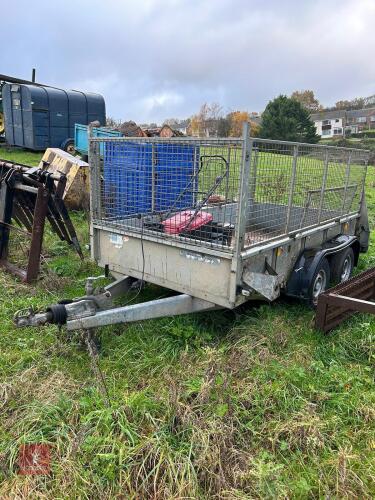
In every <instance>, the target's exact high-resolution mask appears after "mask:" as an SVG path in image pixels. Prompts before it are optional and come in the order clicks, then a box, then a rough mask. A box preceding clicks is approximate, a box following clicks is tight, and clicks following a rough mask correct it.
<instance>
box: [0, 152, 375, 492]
mask: <svg viewBox="0 0 375 500" xmlns="http://www.w3.org/2000/svg"><path fill="white" fill-rule="evenodd" d="M17 155H19V156H18V158H17V161H22V162H24V163H26V162H28V161H33V162H34V164H35V162H36V163H37V160H38V158H37V156H33V157H32V159H30V157H28V155H25V156H24V157H22V155H21V153H20V152H17ZM2 156H4V152H3V153H2ZM8 157H9V159H13V158H14V157H12V158H10V156H8ZM21 159H22V160H21ZM374 187H375V175H374V170H373V169H371V173H370V176H369V178H368V181H367V194H368V207H369V212H370V218H371V224H372V227H374V222H375V195H374ZM73 218H74V222H75V224H76V227H77V228H78V232H79V237H80V239H81V241H82V243H83V244H85V243H87V242H88V223H87V219H86V217H85V216H84V215H83V214H80V213H76V214H73ZM372 244H373V245H372V248H371V251H370V252H369V253H368V254H366V255H363V256H361V260H360V270H362V269H365V268H367V267H370V266H374V265H375V239H374V236H372ZM44 254H45V264H44V265H43V272H42V277H41V279H40V281H39V282H38V284H37V286H36V287H30V286H27V285H23V284H21V283H20V282H19V281H17V279H15V278H14V277H12V276H9V275H7V274H5V273H3V272H0V287H1V297H2V301H1V306H0V343H1V344H0V345H1V350H0V408H1V419H0V498H24V497H25V498H26V497H27V498H51V499H52V498H53V499H54V498H113V497H119V498H126V499H127V498H134V499H139V498H154V499H156V498H176V499H177V498H179V499H180V498H227V499H233V498H234V499H244V498H262V499H263V498H270V499H271V498H272V499H273V498H283V499H284V498H301V499H303V498H373V497H374V495H375V391H374V375H375V370H374V363H375V348H374V345H375V343H374V340H375V319H374V318H373V317H368V316H356V317H353V318H352V319H351V320H349V321H348V322H346V323H345V324H343V325H342V326H341V327H340V328H339V329H337V330H336V331H335V332H333V333H332V334H330V335H322V334H319V333H317V332H316V331H315V330H314V329H313V326H312V320H313V313H312V311H310V310H309V309H307V308H306V307H304V306H303V305H301V304H299V303H297V302H293V301H290V300H280V301H277V302H276V303H273V304H272V305H264V304H263V305H257V306H247V307H245V308H241V309H240V310H239V311H237V312H236V313H233V312H214V313H207V314H200V315H191V316H186V317H178V318H164V319H161V320H153V321H147V322H143V323H139V324H133V325H119V326H116V327H112V328H105V329H103V330H102V331H101V332H100V339H101V344H102V349H101V354H100V364H101V368H102V370H103V372H104V374H105V377H106V383H107V385H108V389H109V393H110V398H111V407H110V408H107V407H106V405H105V403H104V401H103V398H102V396H101V394H100V391H99V390H98V388H97V385H96V383H95V377H94V375H93V374H92V372H91V369H90V361H89V358H88V355H87V353H86V351H85V350H84V349H83V348H82V346H81V342H80V339H79V338H78V337H73V338H68V337H67V335H66V333H64V331H59V330H58V329H57V328H56V327H54V326H49V327H45V328H41V329H39V330H37V329H22V330H16V329H15V328H14V326H13V324H12V316H13V314H14V312H15V311H16V310H18V309H21V308H25V307H31V306H33V307H38V308H43V307H44V306H46V305H48V304H51V303H54V302H55V301H57V300H59V299H61V298H62V297H67V298H72V297H76V296H78V295H80V294H81V293H82V292H83V280H84V278H85V277H86V276H88V275H92V274H100V273H101V270H100V269H98V268H96V266H95V265H94V264H92V263H91V262H90V261H89V260H88V259H86V261H85V262H84V263H81V262H80V261H79V259H78V257H77V256H76V255H75V254H74V253H73V252H72V251H71V250H70V249H67V248H66V247H65V246H64V245H63V244H61V243H60V242H58V241H56V239H55V238H54V237H53V236H52V235H51V234H50V233H48V234H47V238H46V242H45V245H44ZM165 293H167V292H166V291H164V290H161V289H159V288H156V287H150V288H147V289H146V290H144V291H143V292H142V299H143V300H146V299H150V298H153V297H160V296H163V295H164V294H165ZM30 442H45V443H50V444H51V452H52V471H51V475H50V476H47V477H33V476H20V475H18V474H17V456H18V449H19V445H20V444H22V443H30Z"/></svg>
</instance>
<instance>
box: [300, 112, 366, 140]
mask: <svg viewBox="0 0 375 500" xmlns="http://www.w3.org/2000/svg"><path fill="white" fill-rule="evenodd" d="M310 118H311V119H312V121H313V122H314V123H315V127H316V133H317V134H318V135H320V136H321V137H326V138H328V137H337V136H344V135H346V134H349V133H353V134H354V133H357V132H363V131H366V130H371V129H375V108H365V109H358V110H350V111H345V110H336V111H321V112H319V113H312V114H311V115H310Z"/></svg>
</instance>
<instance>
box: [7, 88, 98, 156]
mask: <svg viewBox="0 0 375 500" xmlns="http://www.w3.org/2000/svg"><path fill="white" fill-rule="evenodd" d="M2 97H3V108H4V120H5V138H6V141H7V143H8V144H9V145H11V146H20V147H24V148H27V149H33V150H36V151H39V150H44V149H46V148H48V147H57V148H59V147H63V144H64V142H66V141H67V140H68V139H73V138H74V126H75V124H76V123H81V124H84V125H87V124H89V123H90V122H92V121H95V120H97V121H99V122H100V123H101V124H102V125H105V102H104V98H103V97H102V96H101V95H99V94H91V93H83V92H80V91H78V90H68V91H66V90H62V89H57V88H54V87H42V86H36V85H27V84H14V83H7V84H5V85H4V86H3V90H2Z"/></svg>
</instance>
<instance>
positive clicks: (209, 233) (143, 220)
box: [90, 134, 368, 254]
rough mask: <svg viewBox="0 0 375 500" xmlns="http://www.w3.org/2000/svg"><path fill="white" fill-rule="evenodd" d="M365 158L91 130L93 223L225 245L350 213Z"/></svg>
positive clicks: (288, 145) (278, 145)
mask: <svg viewBox="0 0 375 500" xmlns="http://www.w3.org/2000/svg"><path fill="white" fill-rule="evenodd" d="M367 159H368V152H366V151H363V150H353V149H346V148H333V147H328V146H321V145H310V144H299V143H293V142H280V141H270V140H266V139H257V138H251V139H250V138H249V137H248V136H246V134H244V137H243V138H242V139H192V138H171V139H164V138H163V139H161V138H91V139H90V167H91V174H92V178H91V179H92V183H91V184H92V188H91V189H92V192H91V202H92V216H93V223H100V224H101V225H105V226H107V227H108V228H111V227H112V228H120V229H124V230H126V231H128V232H131V233H134V234H141V235H143V236H145V237H150V238H154V239H157V240H160V241H163V240H166V239H168V240H169V241H172V242H175V244H176V245H179V244H181V243H188V244H190V245H196V246H199V247H203V248H205V247H206V248H207V247H209V248H211V249H214V250H215V249H217V250H220V251H221V252H222V251H224V252H228V253H230V254H232V253H233V252H234V251H235V246H236V245H235V243H236V242H237V243H238V242H240V243H241V246H242V247H245V248H247V247H251V246H254V245H259V244H262V243H263V242H266V241H269V240H272V239H274V238H277V237H280V236H284V235H288V234H295V233H297V232H299V231H301V230H303V229H307V228H312V227H316V226H319V225H320V224H323V223H325V222H327V221H331V220H338V219H340V217H343V216H347V215H351V214H355V213H358V212H359V208H360V201H361V195H362V190H363V187H364V180H365V175H366V167H367ZM93 170H94V171H93ZM244 184H246V186H244ZM244 195H246V196H247V202H246V203H240V197H241V199H242V200H243V196H244ZM239 206H241V207H243V208H242V210H243V211H244V214H243V216H242V217H239V213H238V211H239ZM236 232H237V233H236ZM240 233H241V234H240ZM236 235H237V236H238V237H237V238H236ZM236 251H237V252H238V249H236Z"/></svg>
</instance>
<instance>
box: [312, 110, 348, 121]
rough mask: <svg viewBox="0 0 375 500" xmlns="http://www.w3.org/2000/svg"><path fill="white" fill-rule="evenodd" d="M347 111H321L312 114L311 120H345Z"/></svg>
mask: <svg viewBox="0 0 375 500" xmlns="http://www.w3.org/2000/svg"><path fill="white" fill-rule="evenodd" d="M345 116H346V111H345V110H344V109H337V110H336V111H320V112H319V113H311V115H310V118H311V119H312V120H313V121H314V122H317V121H321V120H332V119H334V118H345Z"/></svg>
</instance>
